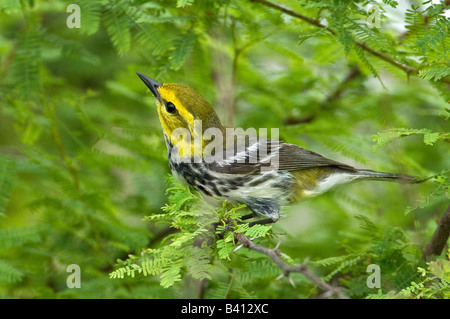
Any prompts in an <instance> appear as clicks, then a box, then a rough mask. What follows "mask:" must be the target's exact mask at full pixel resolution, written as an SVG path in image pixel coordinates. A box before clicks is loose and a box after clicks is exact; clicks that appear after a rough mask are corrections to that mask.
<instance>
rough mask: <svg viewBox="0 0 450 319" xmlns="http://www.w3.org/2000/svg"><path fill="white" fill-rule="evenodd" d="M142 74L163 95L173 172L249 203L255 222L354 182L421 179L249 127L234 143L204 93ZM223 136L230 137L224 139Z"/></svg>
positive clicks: (212, 197) (159, 101) (213, 195)
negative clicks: (358, 164)
mask: <svg viewBox="0 0 450 319" xmlns="http://www.w3.org/2000/svg"><path fill="white" fill-rule="evenodd" d="M136 74H137V75H138V76H139V78H140V79H141V80H142V81H143V82H144V84H145V85H146V86H147V87H148V88H149V89H150V91H151V93H152V94H153V95H154V97H155V99H156V106H157V113H158V116H159V120H160V123H161V127H162V129H163V135H164V140H165V143H166V146H167V151H168V162H169V168H170V170H171V172H172V174H173V176H174V177H175V178H176V179H178V180H179V181H180V182H181V183H182V184H184V185H189V186H191V187H193V188H194V189H196V190H198V191H200V192H201V194H202V195H203V197H204V198H205V200H206V201H210V202H211V201H212V202H221V201H224V200H226V201H227V203H231V204H234V203H243V204H245V205H246V206H247V207H248V208H249V209H250V210H251V212H252V213H251V214H249V215H246V216H245V218H252V217H258V218H260V219H259V220H258V221H256V222H254V223H258V224H269V223H275V222H277V221H278V220H279V219H280V216H281V210H282V208H283V207H285V206H288V205H290V204H292V203H295V202H297V201H301V200H305V199H307V198H311V197H315V196H318V195H321V194H323V193H325V192H327V191H329V190H330V189H332V188H334V187H335V186H338V185H342V184H347V183H350V182H355V181H364V180H377V181H393V182H399V183H420V182H421V181H420V180H419V179H418V178H417V177H414V176H411V175H407V174H397V173H386V172H378V171H373V170H368V169H357V168H354V167H352V166H351V165H347V164H344V163H340V162H338V161H334V160H332V159H328V158H326V157H324V156H322V155H320V154H318V153H315V152H313V151H310V150H308V149H305V148H302V147H300V146H297V145H295V144H290V143H286V142H282V141H278V140H274V139H267V138H254V136H247V135H245V136H242V132H239V133H237V134H236V137H237V138H234V137H233V138H232V139H233V141H235V140H239V138H240V137H244V138H241V139H240V143H231V144H230V145H229V144H227V143H225V140H227V139H226V138H223V136H226V134H227V133H228V132H229V130H228V129H229V128H226V127H225V126H224V125H223V124H222V122H221V121H220V119H219V117H218V116H217V114H216V112H215V111H214V109H213V107H212V106H211V104H210V103H209V102H208V101H207V100H206V99H205V98H204V97H203V96H202V95H201V94H200V93H199V92H197V91H196V90H195V89H193V88H191V87H189V86H186V85H183V84H178V83H159V82H157V81H155V80H153V79H151V78H150V77H148V76H146V75H143V74H141V73H138V72H136ZM198 124H201V125H198ZM211 131H212V132H215V133H216V136H215V140H214V141H216V143H215V144H214V145H215V147H214V148H213V147H210V148H209V152H207V154H206V148H207V146H208V145H209V144H208V142H210V143H212V142H211V139H210V136H209V135H211V134H210V133H211ZM220 134H222V135H223V136H222V139H218V137H217V136H219V135H220ZM207 135H208V136H207ZM275 159H276V165H272V164H273V163H272V162H273V161H274V160H275ZM272 166H274V167H275V168H273V167H272ZM243 219H244V217H243Z"/></svg>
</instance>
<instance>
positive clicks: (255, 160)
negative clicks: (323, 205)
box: [207, 139, 355, 174]
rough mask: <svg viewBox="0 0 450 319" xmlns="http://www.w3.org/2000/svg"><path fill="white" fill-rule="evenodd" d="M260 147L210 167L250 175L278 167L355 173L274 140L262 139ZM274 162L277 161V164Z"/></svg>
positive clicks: (224, 158)
mask: <svg viewBox="0 0 450 319" xmlns="http://www.w3.org/2000/svg"><path fill="white" fill-rule="evenodd" d="M256 143H258V145H255V144H253V145H249V146H248V147H246V148H245V151H240V152H238V151H237V150H236V148H235V150H234V152H231V153H230V154H228V155H227V154H224V156H223V160H215V161H212V162H209V163H208V164H207V166H208V168H209V169H211V170H213V171H216V172H220V173H228V174H251V173H257V172H260V171H261V169H262V168H263V167H265V168H269V167H270V166H271V165H272V166H273V165H275V166H274V167H276V169H277V170H280V171H295V170H302V169H308V168H315V167H335V168H340V169H344V170H349V171H355V168H353V167H352V166H349V165H346V164H343V163H339V162H336V161H333V160H330V159H328V158H325V157H323V156H322V155H320V154H317V153H315V152H312V151H310V150H307V149H305V148H302V147H300V146H297V145H294V144H289V143H283V142H278V141H272V140H264V139H259V140H258V141H257V142H256ZM275 161H278V162H277V163H275Z"/></svg>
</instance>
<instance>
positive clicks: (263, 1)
mask: <svg viewBox="0 0 450 319" xmlns="http://www.w3.org/2000/svg"><path fill="white" fill-rule="evenodd" d="M250 1H251V2H258V3H261V4H263V5H265V6H268V7H271V8H273V9H276V10H278V11H281V12H283V13H285V14H287V15H290V16H291V17H295V18H298V19H301V20H303V21H305V22H307V23H309V24H311V25H314V26H316V27H318V28H321V29H325V30H328V31H329V32H330V33H331V34H333V35H336V34H337V32H336V31H335V30H333V29H332V28H330V27H327V26H326V25H323V24H322V23H320V22H319V21H317V20H315V19H312V18H310V17H307V16H305V15H303V14H301V13H298V12H295V11H292V10H290V9H286V8H284V7H282V6H279V5H277V4H274V3H272V2H269V1H267V0H250ZM355 43H356V45H358V46H359V47H361V48H362V49H363V50H364V51H367V52H369V53H370V54H372V55H373V56H376V57H377V58H380V59H382V60H384V61H386V62H387V63H389V64H391V65H393V66H395V67H397V68H399V69H401V70H403V71H405V72H406V73H407V75H409V74H414V75H417V74H418V73H419V71H418V70H417V69H416V68H413V67H410V66H408V65H406V64H403V63H401V62H398V61H397V60H395V59H393V58H391V57H390V56H388V55H386V54H384V53H381V52H379V51H377V50H375V49H373V48H371V47H369V46H367V45H366V44H365V43H363V42H358V41H356V42H355ZM440 81H442V82H446V83H450V79H448V78H445V77H444V78H441V79H440Z"/></svg>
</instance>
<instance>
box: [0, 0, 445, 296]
mask: <svg viewBox="0 0 450 319" xmlns="http://www.w3.org/2000/svg"><path fill="white" fill-rule="evenodd" d="M272 2H273V3H274V5H275V7H268V6H266V5H265V4H264V3H263V2H260V1H257V0H256V1H247V0H232V1H230V0H220V1H213V0H202V1H200V0H198V1H193V0H185V1H182V0H170V1H166V0H152V1H144V0H113V1H103V0H93V1H87V0H79V1H74V2H73V3H76V4H78V5H79V6H80V8H81V28H80V29H76V28H74V29H70V28H68V27H67V26H66V19H67V18H68V16H69V14H70V13H68V12H66V8H67V5H68V4H69V2H67V1H61V0H54V1H50V2H48V1H20V0H8V1H0V296H1V297H2V298H191V297H194V298H197V297H205V298H289V299H293V298H311V297H316V296H317V295H319V294H320V293H321V292H322V291H321V290H320V289H319V288H317V287H316V286H314V285H313V284H312V283H311V282H310V281H308V280H307V279H306V278H305V277H304V276H302V275H300V274H291V279H292V281H293V282H294V283H295V288H294V287H293V286H292V285H291V284H290V282H289V280H287V279H286V278H281V279H278V280H277V278H280V276H279V275H280V274H281V270H280V268H279V267H278V266H276V265H275V264H274V263H273V262H272V261H271V260H270V259H269V258H268V257H267V256H265V255H262V254H260V253H258V252H255V251H250V250H248V249H246V248H245V247H243V248H239V243H237V242H236V240H235V237H234V235H233V232H241V233H244V234H245V235H246V236H247V237H248V238H254V241H255V242H256V243H258V244H260V245H264V246H266V247H269V248H270V247H275V245H276V242H278V241H279V242H280V243H281V245H280V247H279V249H280V251H281V252H283V254H284V255H283V256H284V257H283V258H285V259H284V260H285V261H286V262H287V263H289V264H301V263H303V262H304V261H305V260H308V265H309V267H310V270H311V271H312V272H314V273H316V274H317V275H318V276H320V277H321V278H322V279H323V280H325V281H327V282H329V283H331V284H333V285H334V284H336V285H339V286H341V287H342V288H343V289H344V292H345V294H347V295H348V296H351V297H354V298H367V297H368V298H448V281H449V279H448V256H435V257H433V258H434V259H433V260H432V261H430V262H429V264H424V263H423V261H422V253H421V251H422V250H423V248H424V247H425V245H426V244H427V242H428V241H429V239H430V238H431V236H432V234H433V231H434V230H435V228H436V222H435V220H437V219H439V218H440V216H441V215H442V213H443V212H444V211H445V209H446V207H447V206H448V203H449V192H448V189H449V187H450V178H449V171H450V156H449V152H448V142H449V139H450V136H449V133H448V132H449V123H450V121H449V119H450V111H449V107H448V102H449V101H450V90H449V82H450V71H449V70H450V64H449V52H450V51H449V50H448V47H449V45H450V43H449V39H450V37H449V34H448V32H449V23H450V20H449V19H446V18H445V17H444V16H443V15H442V13H443V11H444V10H448V7H447V6H446V5H445V4H444V2H443V1H441V4H436V5H432V4H431V3H430V1H425V2H424V3H423V4H422V5H419V3H418V2H417V1H415V5H414V6H411V7H405V6H404V4H403V2H400V1H388V0H386V1H382V2H380V1H375V0H369V1H367V0H364V1H344V0H336V1H308V0H287V1H283V2H282V4H278V3H279V2H276V1H272ZM278 5H280V6H281V5H282V6H283V7H285V8H287V9H289V10H292V11H294V12H296V13H298V14H297V16H295V15H292V14H289V11H288V12H282V11H281V10H280V9H279V8H278V9H277V7H276V6H278ZM371 5H372V6H373V5H377V6H379V8H380V10H379V14H380V16H379V20H380V28H377V27H375V28H370V27H369V26H368V24H367V21H368V19H369V16H370V15H371V14H373V13H374V11H373V10H372V11H370V10H369V11H367V10H366V9H368V7H369V6H371ZM393 14H394V15H395V18H396V21H397V23H394V20H395V19H393V18H392V15H393ZM302 16H305V17H307V18H310V20H308V19H303V18H299V17H302ZM317 22H320V23H321V24H320V25H319V24H317ZM325 26H326V28H325ZM135 72H141V73H144V74H147V75H149V76H150V77H152V78H154V79H155V80H157V81H159V82H177V83H183V84H186V85H189V86H191V87H193V88H195V89H197V90H198V91H199V92H201V94H202V95H203V96H205V98H206V99H207V100H208V101H210V102H211V104H212V105H213V106H214V108H215V109H216V111H217V112H218V114H219V117H220V118H221V119H222V120H224V121H225V119H226V120H227V121H229V122H230V123H226V124H227V125H234V126H237V127H243V128H248V127H254V128H260V127H263V128H264V127H266V128H279V129H280V137H281V138H282V139H283V140H285V141H287V142H291V143H296V144H298V145H300V146H303V147H307V148H309V149H311V150H313V151H316V152H318V153H320V154H323V155H324V156H326V157H329V158H333V159H336V160H339V161H342V162H345V163H349V164H350V165H354V166H357V167H367V168H368V169H374V170H383V171H392V172H400V173H407V174H410V175H415V176H420V177H421V178H422V177H423V178H428V180H427V181H426V182H424V183H422V184H414V185H397V184H390V183H384V184H382V183H365V184H357V185H348V186H343V187H342V188H340V189H337V190H334V191H332V192H330V193H329V194H326V195H323V196H320V197H318V198H316V199H312V200H310V201H306V202H303V203H301V204H299V205H298V206H297V205H293V206H292V207H285V208H284V216H283V217H282V218H281V220H280V221H279V222H277V223H276V224H275V225H272V226H261V225H260V226H258V225H256V226H254V227H248V226H247V225H246V224H241V223H239V222H237V221H239V219H240V218H241V216H242V215H243V214H246V213H248V210H247V209H246V208H245V206H244V205H239V204H236V205H234V206H232V205H229V204H227V203H223V205H222V206H219V207H215V206H214V207H213V206H207V205H206V204H204V203H203V201H202V200H199V195H198V193H196V192H195V191H193V190H190V189H186V188H184V187H182V186H181V185H179V184H177V183H176V182H175V181H173V180H171V181H170V187H169V189H168V190H167V194H166V193H165V191H166V188H167V185H166V184H165V182H164V179H165V176H166V175H167V173H168V165H167V155H166V152H167V151H166V149H165V145H164V140H163V138H162V133H161V128H160V124H159V121H158V117H157V114H156V111H155V108H154V101H153V97H152V96H151V94H149V92H148V90H147V89H146V88H145V86H144V85H143V84H142V82H141V81H140V80H139V78H137V77H136V75H135ZM371 136H372V141H371ZM405 137H408V138H405ZM372 142H374V143H372ZM161 207H163V208H162V209H161ZM405 213H408V214H405ZM143 216H146V217H145V220H143ZM215 226H217V228H215ZM238 248H239V249H238ZM287 256H289V257H287ZM70 264H78V265H79V266H80V268H81V272H82V274H81V278H82V288H81V289H70V288H68V287H67V285H66V279H67V275H68V273H67V271H66V269H67V266H68V265H70ZM369 264H378V265H379V266H380V269H381V272H382V277H381V278H382V284H381V288H380V289H378V290H376V289H374V288H368V287H367V285H366V279H367V277H368V273H367V266H368V265H369ZM417 270H419V271H417ZM133 277H134V278H133ZM119 278H120V279H119ZM193 287H195V288H198V287H200V288H198V289H193Z"/></svg>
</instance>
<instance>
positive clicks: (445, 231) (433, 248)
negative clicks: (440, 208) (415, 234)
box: [423, 205, 450, 259]
mask: <svg viewBox="0 0 450 319" xmlns="http://www.w3.org/2000/svg"><path fill="white" fill-rule="evenodd" d="M449 237H450V205H449V206H448V207H447V210H446V211H445V213H444V215H443V216H442V218H441V220H440V221H439V225H438V227H437V228H436V230H435V231H434V234H433V237H431V240H430V242H429V243H428V245H427V247H426V249H425V252H424V253H423V258H424V259H428V258H430V257H431V256H433V255H435V256H439V255H440V254H441V253H442V251H443V250H444V247H445V245H446V244H447V241H448V238H449Z"/></svg>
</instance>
